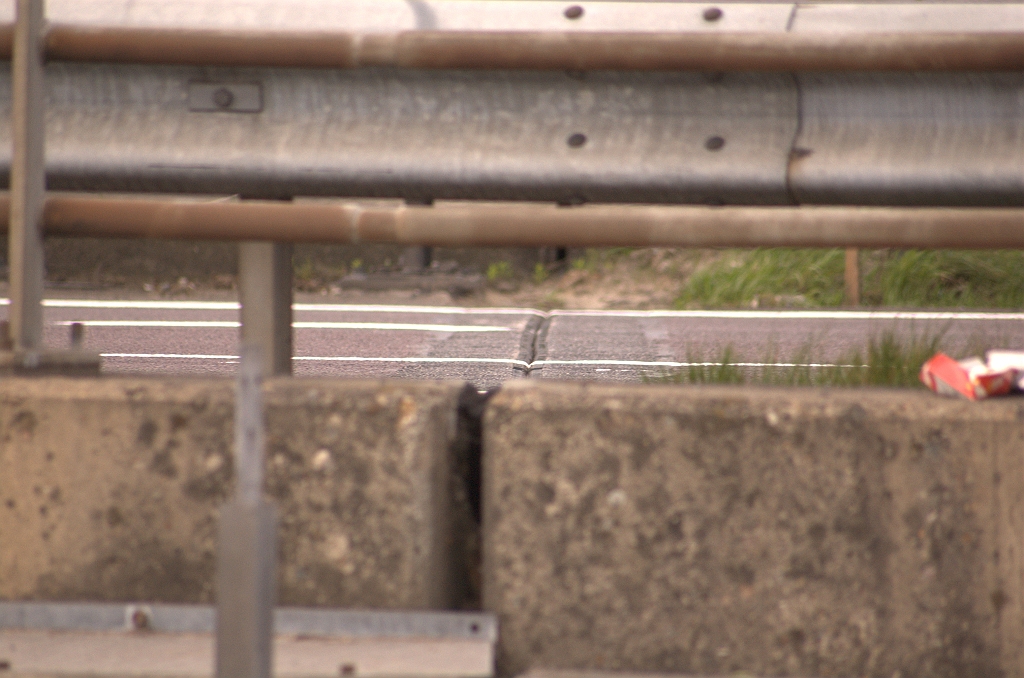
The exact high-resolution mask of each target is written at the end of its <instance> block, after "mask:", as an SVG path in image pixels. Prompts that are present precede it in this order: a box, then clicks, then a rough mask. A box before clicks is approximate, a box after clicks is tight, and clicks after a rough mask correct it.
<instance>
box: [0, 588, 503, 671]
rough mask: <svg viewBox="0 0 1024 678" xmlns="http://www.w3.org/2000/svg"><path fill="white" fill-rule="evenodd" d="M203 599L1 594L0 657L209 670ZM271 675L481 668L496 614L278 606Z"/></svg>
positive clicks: (489, 661)
mask: <svg viewBox="0 0 1024 678" xmlns="http://www.w3.org/2000/svg"><path fill="white" fill-rule="evenodd" d="M214 626H215V611H214V609H213V608H211V607H210V606H206V605H167V604H146V603H128V604H124V603H121V604H117V603H43V602H27V603H10V602H3V603H0V660H3V661H6V662H7V664H8V667H9V669H8V671H9V673H11V674H12V675H19V674H20V675H24V674H35V675H40V674H48V675H54V674H65V675H67V674H89V675H93V676H102V675H111V676H113V675H121V676H123V675H151V676H158V675H176V676H196V677H197V678H198V677H199V676H202V677H203V678H209V676H210V675H211V669H212V667H213V663H214V647H213V645H214V643H213V636H212V633H211V632H212V631H213V629H214ZM274 627H275V630H276V632H277V634H278V635H277V638H276V640H275V645H274V663H275V670H274V675H276V676H288V677H291V676H295V677H296V678H298V676H305V677H312V676H323V677H324V678H336V677H337V676H339V675H348V674H350V673H351V674H354V675H356V676H364V677H366V676H384V675H392V676H394V675H405V676H433V677H434V678H436V677H437V676H443V675H459V676H489V675H491V674H492V672H493V665H494V664H493V662H494V642H495V639H496V638H497V622H496V620H495V618H494V615H491V614H484V613H479V612H476V613H474V612H432V611H416V612H405V611H349V610H330V609H301V608H278V609H277V610H276V611H275V614H274Z"/></svg>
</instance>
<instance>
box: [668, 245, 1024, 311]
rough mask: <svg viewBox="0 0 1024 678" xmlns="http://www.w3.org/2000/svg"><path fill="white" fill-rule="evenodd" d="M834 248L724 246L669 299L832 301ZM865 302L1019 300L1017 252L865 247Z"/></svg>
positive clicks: (837, 263)
mask: <svg viewBox="0 0 1024 678" xmlns="http://www.w3.org/2000/svg"><path fill="white" fill-rule="evenodd" d="M843 268H844V256H843V250H841V249H827V250H821V249H788V248H771V249H755V250H727V251H725V253H724V255H723V256H722V257H720V258H719V259H718V260H716V261H715V262H714V263H713V264H711V265H710V266H708V267H706V268H704V269H702V270H699V271H697V272H696V273H694V274H693V275H692V276H691V277H690V279H689V280H688V281H687V283H686V284H685V285H684V286H683V288H682V289H681V290H680V292H679V296H678V297H677V299H676V306H677V307H679V308H689V307H736V306H751V305H754V306H794V305H797V306H838V305H841V304H842V303H843ZM861 270H862V279H863V293H862V302H863V303H864V304H866V305H870V306H904V307H914V306H932V307H969V308H979V307H983V308H1021V307H1024V275H1021V272H1022V271H1024V252H1020V251H1016V250H1013V251H1010V250H992V251H969V250H934V251H921V250H907V251H896V250H873V251H864V252H862V253H861Z"/></svg>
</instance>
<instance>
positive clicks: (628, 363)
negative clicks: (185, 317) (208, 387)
mask: <svg viewBox="0 0 1024 678" xmlns="http://www.w3.org/2000/svg"><path fill="white" fill-rule="evenodd" d="M101 355H102V356H103V357H104V358H140V359H179V360H229V361H233V360H238V356H236V355H203V354H190V353H102V354H101ZM292 360H301V361H309V362H318V361H319V362H352V363H475V364H485V365H515V366H517V367H522V368H525V369H535V368H537V367H543V366H544V365H612V366H620V367H721V365H722V363H716V362H700V363H687V362H670V361H647V360H537V361H534V362H532V363H528V362H526V361H525V360H516V359H514V358H432V357H431V358H372V357H366V356H294V357H293V358H292ZM729 364H730V365H733V366H736V367H856V366H855V365H841V364H838V363H729ZM596 371H598V372H607V371H609V370H602V369H598V370H596Z"/></svg>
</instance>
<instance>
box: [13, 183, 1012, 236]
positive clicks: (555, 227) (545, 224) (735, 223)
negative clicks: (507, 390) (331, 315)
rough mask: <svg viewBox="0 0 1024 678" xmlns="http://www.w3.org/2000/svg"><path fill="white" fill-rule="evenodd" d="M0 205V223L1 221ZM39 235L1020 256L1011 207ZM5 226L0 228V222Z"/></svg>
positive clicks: (63, 215)
mask: <svg viewBox="0 0 1024 678" xmlns="http://www.w3.org/2000/svg"><path fill="white" fill-rule="evenodd" d="M4 199H5V198H0V215H2V214H4V211H3V207H4V205H3V200H4ZM44 223H45V230H46V233H47V234H48V235H59V236H80V237H117V238H125V237H129V238H130V237H138V238H186V239H204V240H266V241H279V242H333V243H395V244H404V245H430V246H440V247H476V246H479V247H496V246H524V247H543V246H552V247H860V248H881V247H893V248H906V249H912V248H914V249H939V248H942V249H947V248H960V249H1024V208H1019V207H977V208H954V207H843V206H805V207H703V206H660V205H659V206H649V205H585V206H581V207H558V206H555V205H546V204H536V203H436V204H435V205H434V206H429V207H428V206H417V205H403V204H399V203H395V204H393V205H391V204H382V203H380V202H377V203H358V202H351V201H346V202H342V201H308V202H304V201H296V202H294V203H281V202H273V201H267V202H263V201H243V202H226V201H222V200H221V201H217V202H213V201H210V200H209V199H181V198H178V199H167V198H164V199H137V198H100V197H82V196H77V195H73V194H51V196H50V197H48V198H47V202H46V209H45V211H44ZM3 226H6V225H5V224H4V225H3Z"/></svg>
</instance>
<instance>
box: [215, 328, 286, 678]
mask: <svg viewBox="0 0 1024 678" xmlns="http://www.w3.org/2000/svg"><path fill="white" fill-rule="evenodd" d="M262 370H263V361H262V356H261V350H260V347H258V346H245V345H243V346H242V349H241V352H240V360H239V363H238V385H237V392H236V395H235V495H234V497H233V498H232V499H231V500H230V501H229V502H228V503H227V504H225V505H224V506H223V507H221V511H220V525H219V530H218V539H217V550H218V554H217V624H216V628H217V652H216V655H217V659H216V668H217V674H216V675H217V678H270V675H271V665H272V659H273V656H272V655H273V642H272V641H273V630H274V629H273V614H274V601H275V598H276V596H277V591H276V567H277V562H276V559H277V512H276V508H275V507H274V505H273V504H271V503H270V502H268V501H266V500H265V499H264V498H263V462H264V456H265V455H264V446H265V440H264V431H263V395H262V390H261V389H262V379H261V375H262Z"/></svg>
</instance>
